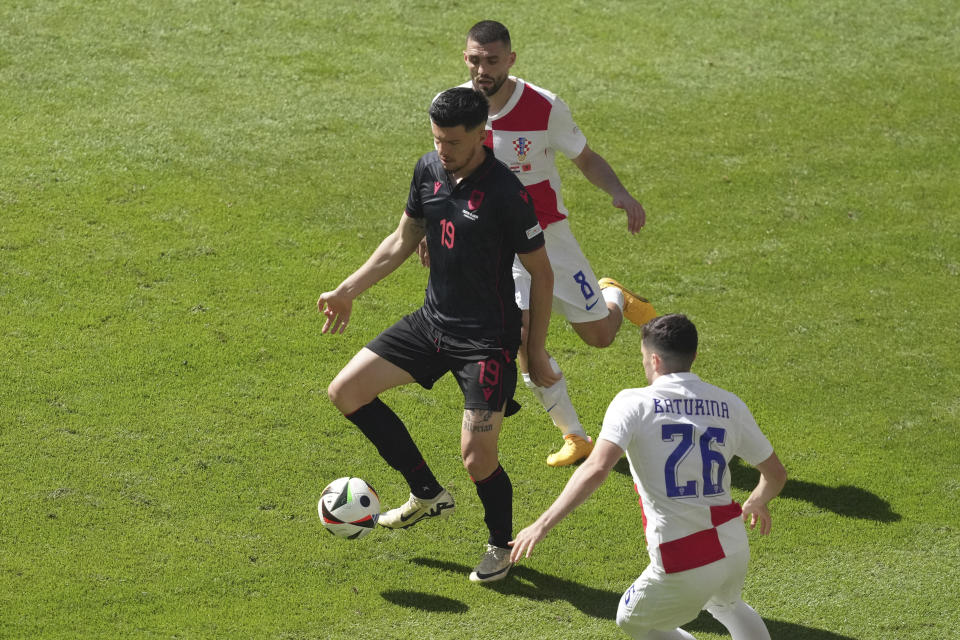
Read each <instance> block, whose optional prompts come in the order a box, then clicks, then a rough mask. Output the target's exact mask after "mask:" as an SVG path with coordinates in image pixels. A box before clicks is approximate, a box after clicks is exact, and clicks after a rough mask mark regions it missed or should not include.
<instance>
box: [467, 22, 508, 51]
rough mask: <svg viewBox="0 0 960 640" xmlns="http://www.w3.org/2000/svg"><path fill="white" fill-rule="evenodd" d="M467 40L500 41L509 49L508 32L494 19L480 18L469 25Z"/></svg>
mask: <svg viewBox="0 0 960 640" xmlns="http://www.w3.org/2000/svg"><path fill="white" fill-rule="evenodd" d="M467 40H473V41H474V42H476V43H477V44H490V43H491V42H502V43H503V44H505V45H506V46H507V50H508V51H509V50H510V32H509V31H508V30H507V28H506V27H505V26H503V25H502V24H500V23H499V22H497V21H496V20H481V21H480V22H478V23H477V24H475V25H473V26H472V27H470V31H468V32H467Z"/></svg>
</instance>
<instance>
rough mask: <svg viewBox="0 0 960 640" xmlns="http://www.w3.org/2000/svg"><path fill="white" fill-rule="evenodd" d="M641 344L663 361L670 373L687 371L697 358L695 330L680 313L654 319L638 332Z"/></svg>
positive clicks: (697, 339)
mask: <svg viewBox="0 0 960 640" xmlns="http://www.w3.org/2000/svg"><path fill="white" fill-rule="evenodd" d="M640 331H641V336H642V339H643V344H644V345H645V346H646V347H647V349H648V350H650V351H653V352H654V353H656V354H657V355H659V356H660V357H661V358H663V360H664V364H665V365H666V366H667V369H669V370H670V371H669V372H670V373H675V372H678V371H689V370H690V366H691V365H692V364H693V360H694V358H696V357H697V344H698V341H699V338H698V336H697V328H696V327H695V326H694V324H693V323H692V322H691V321H690V319H689V318H688V317H687V316H685V315H683V314H682V313H671V314H669V315H665V316H659V317H657V318H654V319H653V320H651V321H650V322H648V323H647V324H645V325H643V328H642V329H641V330H640Z"/></svg>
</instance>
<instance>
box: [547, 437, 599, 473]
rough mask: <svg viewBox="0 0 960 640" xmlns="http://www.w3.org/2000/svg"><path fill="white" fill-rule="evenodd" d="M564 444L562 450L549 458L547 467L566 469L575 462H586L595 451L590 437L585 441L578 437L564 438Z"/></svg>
mask: <svg viewBox="0 0 960 640" xmlns="http://www.w3.org/2000/svg"><path fill="white" fill-rule="evenodd" d="M563 439H564V443H563V446H562V447H560V450H559V451H557V452H556V453H551V454H550V455H548V456H547V465H548V466H551V467H566V466H569V465H571V464H573V463H574V462H578V461H580V460H584V459H585V458H586V457H587V456H589V455H590V452H591V451H593V440H592V439H591V438H590V436H587V439H586V440H584V439H583V438H581V437H580V436H578V435H574V434H570V435H568V436H563Z"/></svg>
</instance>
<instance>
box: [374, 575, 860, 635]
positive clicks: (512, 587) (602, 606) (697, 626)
mask: <svg viewBox="0 0 960 640" xmlns="http://www.w3.org/2000/svg"><path fill="white" fill-rule="evenodd" d="M412 562H413V563H414V564H418V565H420V566H422V567H429V568H431V569H440V570H443V571H450V572H451V573H456V574H459V575H462V576H466V575H467V574H468V573H470V567H468V566H466V565H462V564H457V563H456V562H447V561H445V560H434V559H432V558H414V559H413V560H412ZM486 586H487V587H489V588H490V589H493V590H495V591H497V592H499V593H502V594H505V595H515V596H521V597H523V598H529V599H530V600H537V601H553V600H566V601H567V602H569V603H570V604H571V605H573V606H574V607H576V608H577V609H579V610H580V611H581V612H583V613H584V614H586V615H588V616H592V617H594V618H601V619H605V620H610V622H611V624H613V621H614V619H615V618H616V615H617V605H618V604H619V603H620V596H621V595H622V594H621V593H620V592H617V591H606V590H604V589H595V588H593V587H586V586H584V585H582V584H578V583H576V582H571V581H570V580H564V579H562V578H557V577H555V576H551V575H549V574H546V573H541V572H540V571H537V570H536V569H531V568H530V567H525V566H523V565H516V566H514V567H513V569H511V570H510V575H509V576H507V578H506V580H501V581H500V582H491V583H489V584H488V585H486ZM387 593H389V594H404V598H405V599H406V600H407V601H408V602H410V604H404V603H397V604H404V606H411V607H416V608H421V609H425V610H428V611H435V610H437V609H433V608H430V607H431V606H432V605H431V601H432V600H435V599H437V598H439V599H440V600H449V601H450V602H453V603H457V601H456V600H450V599H449V598H440V597H439V596H430V595H427V594H420V593H416V592H406V591H392V592H385V593H384V594H383V597H384V598H387V599H388V600H390V601H391V602H394V600H392V599H391V597H388V595H387ZM419 598H423V599H424V602H425V603H426V606H424V605H421V604H418V603H417V600H418V599H419ZM458 604H462V603H458ZM462 606H463V607H464V610H465V609H466V605H462ZM441 610H443V611H447V610H448V609H441ZM456 611H457V613H460V612H461V611H460V610H459V609H458V610H456ZM764 622H765V623H766V625H767V629H768V630H769V631H770V637H772V638H792V639H796V640H856V639H855V638H851V637H849V636H842V635H840V634H837V633H833V632H832V631H825V630H823V629H815V628H813V627H805V626H803V625H799V624H793V623H792V622H783V621H780V620H768V619H766V618H764ZM683 628H684V629H686V630H687V631H691V632H694V633H696V632H697V631H700V632H703V633H716V634H719V635H722V636H724V637H726V636H727V630H726V628H725V627H724V626H723V625H721V624H720V623H719V622H717V621H716V620H715V619H714V618H713V616H711V615H710V614H709V613H707V612H706V611H702V612H701V613H700V616H699V617H698V618H697V619H696V620H694V621H692V622H690V623H688V624H685V625H683Z"/></svg>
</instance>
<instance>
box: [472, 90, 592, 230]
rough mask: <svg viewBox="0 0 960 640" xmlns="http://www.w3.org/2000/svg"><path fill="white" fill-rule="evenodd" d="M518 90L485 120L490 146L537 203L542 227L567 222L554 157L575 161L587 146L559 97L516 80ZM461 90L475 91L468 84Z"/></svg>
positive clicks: (535, 203) (568, 109)
mask: <svg viewBox="0 0 960 640" xmlns="http://www.w3.org/2000/svg"><path fill="white" fill-rule="evenodd" d="M511 78H512V79H513V80H515V81H516V83H517V86H516V87H515V88H514V90H513V94H512V95H511V96H510V99H509V100H507V102H506V104H505V105H503V108H502V109H501V110H500V112H499V113H497V114H494V115H492V116H490V118H488V119H487V142H486V144H487V146H488V147H490V148H491V149H493V154H494V155H495V156H496V157H497V159H498V160H500V162H502V163H504V164H505V165H507V166H508V167H510V170H511V171H513V173H514V174H516V176H517V177H518V178H520V182H522V183H523V186H524V187H526V189H527V191H528V192H529V193H530V195H531V196H532V197H533V204H534V208H535V209H536V212H537V218H538V219H539V220H540V226H541V227H543V228H544V229H546V228H547V225H549V224H551V223H553V222H556V221H558V220H563V219H564V218H566V217H567V214H568V212H567V209H566V207H565V206H564V205H563V197H562V196H561V195H560V174H559V173H558V172H557V165H556V162H555V157H556V153H557V151H560V152H561V153H563V154H564V155H565V156H567V157H568V158H576V157H577V156H578V155H580V153H581V152H582V151H583V149H584V147H586V146H587V138H586V136H584V135H583V132H581V131H580V129H579V127H577V125H576V123H574V121H573V116H572V115H571V114H570V108H569V107H568V106H567V105H566V103H565V102H564V101H563V100H561V99H560V98H558V97H557V96H556V95H555V94H553V93H551V92H549V91H547V90H546V89H541V88H540V87H538V86H536V85H534V84H531V83H529V82H525V81H524V80H521V79H520V78H514V77H513V76H511ZM461 86H463V87H472V86H473V85H472V84H471V83H470V82H465V83H464V84H462V85H461Z"/></svg>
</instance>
